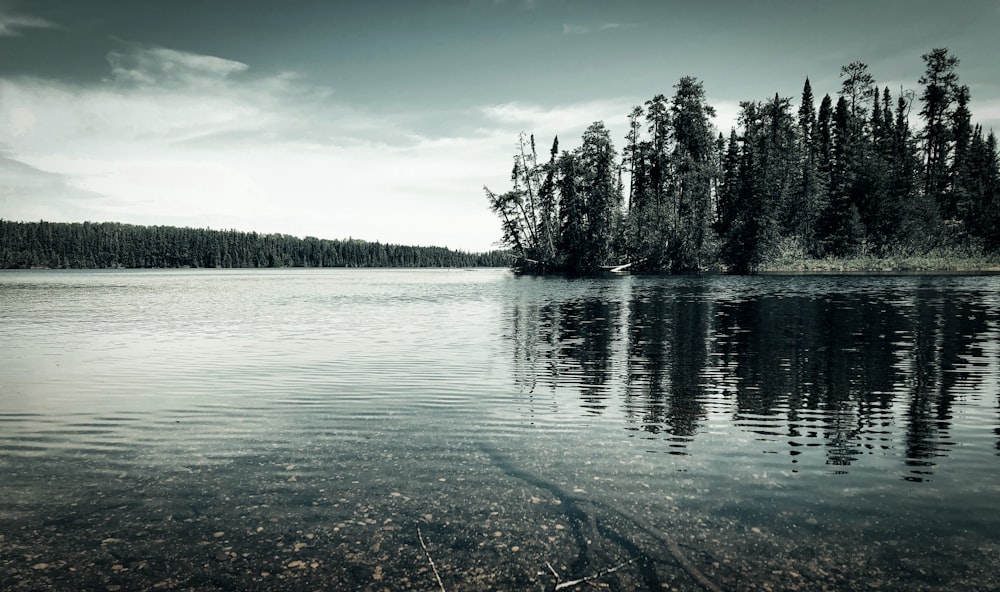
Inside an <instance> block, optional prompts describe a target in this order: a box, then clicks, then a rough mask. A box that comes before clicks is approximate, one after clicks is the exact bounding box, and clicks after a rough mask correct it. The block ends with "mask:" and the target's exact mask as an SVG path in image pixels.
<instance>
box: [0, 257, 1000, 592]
mask: <svg viewBox="0 0 1000 592" xmlns="http://www.w3.org/2000/svg"><path fill="white" fill-rule="evenodd" d="M998 510H1000V276H997V275H982V276H965V275H901V276H852V275H844V276H820V275H805V276H792V275H761V276H754V277H735V276H673V277H649V276H630V275H622V276H608V277H601V278H589V279H565V278H557V277H545V278H539V277H519V276H515V275H513V274H511V273H509V272H507V271H502V270H322V269H295V270H292V269H289V270H225V271H223V270H219V271H215V270H155V271H29V272H3V273H0V588H2V589H4V590H50V589H56V590H82V589H87V590H109V591H112V592H113V591H116V590H140V589H158V590H173V589H179V590H299V589H309V590H312V589H325V590H408V589H413V590H497V589H502V590H553V589H554V588H556V587H557V585H558V589H574V590H587V589H595V588H604V589H610V590H868V589H871V590H948V591H954V590H987V589H995V586H996V582H997V581H1000V511H998ZM581 579H586V581H582V582H577V583H573V582H574V580H581Z"/></svg>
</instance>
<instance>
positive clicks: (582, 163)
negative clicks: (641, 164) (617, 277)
mask: <svg viewBox="0 0 1000 592" xmlns="http://www.w3.org/2000/svg"><path fill="white" fill-rule="evenodd" d="M617 160H618V154H617V153H616V152H615V148H614V144H613V143H612V141H611V132H610V131H609V130H608V128H607V127H606V126H605V125H604V122H603V121H597V122H594V123H592V124H591V125H590V126H589V127H588V128H587V129H586V131H584V133H583V144H582V145H581V146H580V148H579V150H578V153H577V158H576V170H577V173H578V174H579V176H580V187H579V189H578V190H577V191H578V193H582V195H583V199H582V203H583V207H584V212H585V213H584V218H585V220H586V223H585V227H586V232H585V237H586V241H587V242H586V248H584V249H583V252H584V253H586V256H585V257H584V258H583V261H582V263H583V264H584V268H583V270H586V269H587V268H590V269H596V268H597V267H598V266H600V265H605V264H609V263H610V262H611V261H612V258H613V255H614V253H613V250H612V247H613V245H614V243H615V238H616V233H617V230H618V221H619V216H620V213H621V202H622V197H621V185H620V183H619V181H618V168H617V166H616V164H615V163H616V162H617Z"/></svg>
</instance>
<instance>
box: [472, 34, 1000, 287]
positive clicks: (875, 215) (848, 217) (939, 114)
mask: <svg viewBox="0 0 1000 592" xmlns="http://www.w3.org/2000/svg"><path fill="white" fill-rule="evenodd" d="M923 61H924V66H925V70H924V74H923V76H921V78H920V80H919V84H920V85H921V89H920V90H919V91H916V92H915V91H908V90H903V89H901V90H900V91H898V92H896V93H893V91H892V90H891V89H889V88H888V87H884V88H879V86H878V85H877V83H876V81H875V78H874V76H873V75H872V74H871V72H870V71H869V68H868V66H867V65H866V64H864V63H862V62H854V63H851V64H849V65H846V66H844V67H842V68H841V71H840V78H841V87H840V89H839V91H838V92H837V97H836V99H834V98H833V97H831V96H830V95H826V96H824V97H823V98H822V99H820V100H819V105H818V107H817V105H816V103H817V100H816V97H814V95H813V91H812V88H811V85H810V82H809V79H808V78H807V79H806V80H805V84H804V87H803V89H802V95H801V100H800V101H799V102H798V106H797V108H796V107H795V106H793V103H792V100H791V99H790V98H787V97H782V96H780V95H778V94H775V95H774V97H772V98H769V99H767V100H764V101H744V102H742V103H741V105H740V113H739V119H738V129H733V130H732V131H731V132H730V133H729V135H728V137H726V135H725V134H722V133H718V132H717V131H716V130H715V127H714V125H713V124H712V122H711V118H712V117H714V115H715V110H714V109H713V107H712V106H710V105H709V104H708V103H707V101H706V96H705V91H704V88H703V86H702V84H701V82H699V81H698V80H697V79H696V78H693V77H683V78H681V79H680V81H679V82H678V83H677V84H676V85H675V86H674V94H673V96H672V97H671V98H667V97H666V96H664V95H662V94H659V95H656V96H654V97H653V98H651V99H649V100H648V101H646V102H645V104H644V105H642V106H637V107H635V108H634V109H633V110H632V111H631V113H629V114H628V133H627V135H626V137H625V138H624V140H625V143H624V145H623V148H622V150H621V153H619V152H618V151H617V150H616V149H615V147H614V144H613V141H612V139H611V134H610V132H609V130H608V128H607V126H606V125H605V124H604V123H603V122H595V123H593V124H592V125H590V126H589V127H588V128H587V129H586V131H585V132H584V134H583V138H582V142H581V144H580V146H579V147H577V148H575V149H573V150H570V151H566V150H563V151H560V148H559V140H558V138H555V139H554V140H553V142H552V147H551V150H550V152H549V158H548V160H547V161H545V160H542V161H540V160H539V158H538V154H537V149H536V145H535V138H534V136H527V135H525V134H522V136H521V138H520V141H519V143H518V148H517V150H516V151H515V154H514V166H513V170H512V172H511V183H512V187H511V188H510V189H509V190H508V191H505V192H502V193H498V192H494V191H492V190H490V189H489V188H485V191H486V195H487V198H488V200H489V205H490V208H491V210H492V211H493V212H494V213H496V214H497V216H498V217H499V218H500V222H501V227H502V232H503V235H502V240H501V244H502V245H503V246H504V247H506V248H508V249H510V251H511V253H512V254H513V256H514V258H515V268H516V269H519V270H522V271H526V272H547V271H562V272H569V273H589V272H593V271H596V270H600V269H623V268H625V267H626V266H628V267H629V268H630V270H636V271H653V272H693V271H705V270H726V271H730V272H736V273H751V272H755V271H761V270H768V269H786V270H790V269H797V270H808V269H859V270H864V269H868V270H876V269H882V270H898V269H946V268H953V269H954V268H961V269H990V268H992V269H996V268H997V266H998V265H1000V263H998V262H1000V160H998V152H997V139H996V136H995V134H994V133H993V131H992V130H990V131H989V132H987V131H985V130H984V129H983V128H982V127H981V126H979V125H974V124H973V121H972V112H971V109H970V101H971V96H970V92H969V87H968V86H966V85H964V84H961V83H960V81H959V76H958V71H957V69H958V65H959V60H958V59H957V58H956V57H955V56H954V55H952V54H951V53H950V52H949V51H948V50H947V49H933V50H932V51H930V52H929V53H927V54H925V55H924V56H923ZM913 111H916V112H917V116H918V117H919V119H920V125H919V126H915V125H913V124H912V123H911V115H912V112H913Z"/></svg>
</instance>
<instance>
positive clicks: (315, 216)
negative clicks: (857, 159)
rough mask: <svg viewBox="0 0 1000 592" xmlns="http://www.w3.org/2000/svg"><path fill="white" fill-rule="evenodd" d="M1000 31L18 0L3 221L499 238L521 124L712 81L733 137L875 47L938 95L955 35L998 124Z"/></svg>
mask: <svg viewBox="0 0 1000 592" xmlns="http://www.w3.org/2000/svg"><path fill="white" fill-rule="evenodd" d="M998 31H1000V0H988V1H987V0H963V1H962V2H955V3H950V4H948V5H946V4H945V3H942V2H940V0H933V1H926V0H864V1H856V0H840V1H838V2H830V1H829V0H824V1H812V0H763V1H758V2H746V1H742V0H740V1H727V2H721V1H718V2H716V1H711V0H700V1H696V2H674V1H669V0H661V1H656V0H618V1H615V2H610V1H609V2H600V1H596V0H421V1H414V0H404V1H379V0H367V1H355V0H322V1H321V0H285V1H282V2H277V1H276V0H239V1H237V0H212V1H205V0H194V1H189V0H170V1H167V0H127V1H126V0H30V1H29V0H23V1H14V0H0V218H2V219H6V220H24V221H31V220H40V219H44V220H49V221H61V222H82V221H85V220H90V221H95V222H96V221H115V222H126V223H133V224H162V225H174V226H190V227H196V228H214V229H237V230H243V231H256V232H261V233H282V234H290V235H294V236H300V237H304V236H315V237H318V238H327V239H345V238H349V237H352V238H360V239H364V240H370V241H381V242H389V243H396V244H408V245H436V246H446V247H449V248H452V249H461V250H465V251H486V250H490V249H492V248H496V247H497V241H498V239H499V237H500V225H499V222H498V221H497V220H496V219H495V218H494V216H493V215H492V214H491V213H490V212H489V209H488V204H487V201H486V198H485V197H484V192H483V186H484V185H487V186H489V187H490V188H491V189H493V190H495V191H498V192H502V191H505V190H506V189H508V188H509V185H510V181H509V176H510V169H511V165H512V155H513V152H514V149H515V147H516V145H517V141H518V135H519V134H520V133H521V132H525V133H528V134H534V135H535V137H536V140H537V143H538V152H539V154H540V157H541V156H544V155H547V153H548V150H549V146H550V145H551V142H552V139H553V138H554V137H555V136H556V135H558V136H559V139H560V147H561V148H563V149H571V148H573V147H575V146H577V145H579V141H580V140H579V139H580V136H581V134H582V132H583V130H584V129H585V128H586V127H587V126H588V125H589V124H590V123H592V122H594V121H598V120H602V121H605V123H606V124H607V125H608V127H609V128H610V129H611V131H612V134H613V138H614V140H615V142H616V146H618V147H619V148H620V147H621V146H622V145H624V136H625V133H626V124H627V115H628V113H629V111H630V110H631V108H632V107H633V106H634V105H640V104H642V103H643V102H645V101H646V100H647V99H649V98H651V97H653V96H654V95H656V94H661V93H662V94H665V95H667V96H668V97H669V96H670V95H671V94H672V93H673V86H674V85H675V84H676V83H677V81H678V80H679V79H680V78H681V77H682V76H694V77H696V78H698V79H699V80H700V81H702V83H703V84H704V88H705V91H706V95H707V98H708V101H709V103H711V104H712V105H713V106H715V108H716V110H717V113H718V116H717V117H716V121H715V123H716V126H717V127H718V129H719V130H720V131H722V132H724V133H726V134H727V135H728V132H729V129H730V128H731V127H732V126H733V125H734V120H735V116H736V112H737V109H738V105H739V102H740V101H744V100H766V99H767V98H769V97H773V96H774V95H775V94H776V93H777V94H779V95H781V96H787V97H792V98H793V102H796V103H797V101H798V97H799V95H800V93H801V90H802V85H803V82H804V81H805V79H806V77H809V79H810V81H811V84H812V86H813V90H814V93H815V94H816V95H817V98H819V97H822V96H823V95H824V94H826V93H830V94H831V95H833V96H835V93H836V91H837V89H838V88H839V87H840V77H839V75H840V67H841V66H843V65H845V64H849V63H851V62H854V61H862V62H865V63H866V64H868V66H869V69H870V70H871V72H872V74H873V75H874V76H875V78H876V80H877V81H878V83H879V85H880V86H888V87H889V88H890V89H891V90H892V92H893V93H896V92H898V91H899V90H900V89H904V90H913V91H917V92H919V88H920V87H919V85H918V83H917V80H918V79H919V77H920V75H921V74H922V72H923V69H924V66H923V61H922V59H921V56H922V55H923V54H925V53H927V52H929V51H930V50H931V49H933V48H936V47H947V48H948V49H949V50H950V51H951V52H952V54H954V55H955V56H957V57H958V58H959V59H960V60H961V64H960V66H959V68H958V74H959V77H960V82H961V83H964V84H967V85H968V86H969V87H970V90H971V95H972V111H973V119H974V120H975V122H978V123H980V124H982V125H983V126H984V128H986V129H987V130H989V129H994V130H996V131H998V132H1000V68H998V66H1000V57H998V56H1000V37H998V35H997V32H998ZM817 103H818V99H817ZM918 110H919V109H918V107H917V108H915V109H914V116H913V117H912V120H911V123H912V124H914V125H918V124H919V121H918V120H917V119H916V115H915V114H916V111H918Z"/></svg>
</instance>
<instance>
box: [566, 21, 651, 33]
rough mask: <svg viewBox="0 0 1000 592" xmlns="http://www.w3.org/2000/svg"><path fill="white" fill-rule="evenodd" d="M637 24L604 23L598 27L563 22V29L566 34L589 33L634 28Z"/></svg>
mask: <svg viewBox="0 0 1000 592" xmlns="http://www.w3.org/2000/svg"><path fill="white" fill-rule="evenodd" d="M637 26H638V25H632V24H625V23H604V24H601V25H598V26H596V27H588V26H586V25H574V24H569V23H563V28H562V31H563V34H564V35H587V34H588V33H600V32H603V31H614V30H616V29H634V28H636V27H637Z"/></svg>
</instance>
